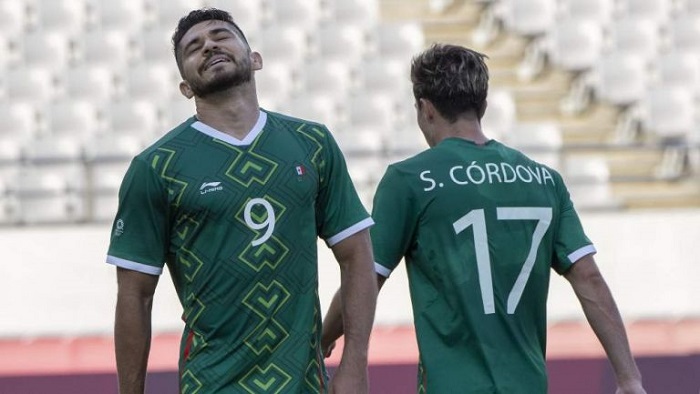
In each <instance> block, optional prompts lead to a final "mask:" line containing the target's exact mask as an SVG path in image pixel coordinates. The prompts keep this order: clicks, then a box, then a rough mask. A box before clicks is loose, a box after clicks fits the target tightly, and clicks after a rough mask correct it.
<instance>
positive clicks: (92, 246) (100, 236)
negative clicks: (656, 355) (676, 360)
mask: <svg viewBox="0 0 700 394" xmlns="http://www.w3.org/2000/svg"><path fill="white" fill-rule="evenodd" d="M582 220H583V223H584V226H585V227H586V228H587V232H588V235H589V237H590V238H591V239H592V240H593V242H594V243H595V244H596V246H597V248H598V251H599V252H598V256H597V261H598V264H599V265H600V267H601V269H602V271H603V273H604V274H605V276H606V278H607V280H608V283H609V284H610V287H611V288H612V290H613V293H614V294H615V296H616V297H617V301H618V304H619V307H620V309H621V311H622V314H623V316H624V317H625V319H646V318H651V319H653V318H662V319H678V318H686V317H695V318H697V317H700V303H698V302H697V300H699V299H700V286H698V285H697V281H698V278H700V264H699V263H698V256H700V210H672V211H668V210H666V211H642V212H621V213H584V214H583V215H582ZM109 232H110V228H109V226H104V225H100V226H96V225H89V226H87V225H86V226H70V227H66V226H43V227H26V228H2V229H0V251H2V256H3V261H2V263H1V264H0V299H2V300H3V303H2V306H1V307H0V312H1V313H2V316H3V318H2V319H0V337H5V338H22V337H35V336H64V335H85V334H105V333H111V331H112V326H113V316H114V303H115V295H116V281H115V273H114V271H115V270H114V268H113V267H112V266H110V265H107V264H106V263H105V262H104V260H105V253H106V249H107V244H108V241H109ZM319 257H320V263H319V275H320V281H321V286H320V294H321V301H322V307H323V308H324V310H325V308H327V306H328V303H329V302H330V298H331V296H332V294H333V292H334V291H335V289H336V288H337V286H338V284H339V272H338V267H337V265H336V264H335V263H334V260H333V256H332V253H331V252H330V250H328V249H327V248H326V246H325V244H324V243H322V242H319ZM164 276H166V277H163V278H161V283H160V284H159V286H158V290H157V293H156V300H155V304H154V318H153V324H154V330H155V331H156V332H157V331H163V332H164V331H179V330H180V329H181V328H182V322H181V321H180V315H181V311H180V306H179V304H178V301H177V297H176V296H175V292H174V290H173V286H172V284H171V282H170V279H169V278H168V277H167V273H166V274H164ZM549 310H550V320H551V321H552V322H557V321H567V320H583V314H582V313H581V312H580V308H579V305H578V303H577V301H576V299H575V297H574V295H573V292H572V291H571V289H570V287H569V286H568V284H567V282H566V281H565V280H564V279H563V278H559V277H557V276H556V275H554V276H553V277H552V285H551V293H550V301H549ZM411 318H412V317H411V309H410V300H409V298H408V288H407V284H406V276H405V270H404V269H398V270H397V271H396V272H395V273H394V275H393V276H392V277H391V278H390V280H389V281H388V282H387V284H386V286H385V288H384V289H383V290H382V294H381V295H380V299H379V305H378V309H377V317H376V322H377V324H378V325H399V324H410V322H411Z"/></svg>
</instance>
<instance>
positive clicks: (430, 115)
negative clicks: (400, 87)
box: [420, 98, 438, 121]
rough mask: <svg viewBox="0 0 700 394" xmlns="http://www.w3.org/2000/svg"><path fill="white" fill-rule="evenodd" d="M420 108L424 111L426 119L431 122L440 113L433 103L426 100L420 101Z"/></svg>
mask: <svg viewBox="0 0 700 394" xmlns="http://www.w3.org/2000/svg"><path fill="white" fill-rule="evenodd" d="M420 108H421V109H422V111H423V114H424V115H425V118H426V119H427V120H429V121H432V120H433V119H435V116H436V115H437V113H438V112H437V109H436V108H435V106H434V105H433V103H432V102H430V100H426V99H424V98H422V99H420Z"/></svg>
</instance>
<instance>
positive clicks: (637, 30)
mask: <svg viewBox="0 0 700 394" xmlns="http://www.w3.org/2000/svg"><path fill="white" fill-rule="evenodd" d="M608 38H609V40H610V45H609V48H608V49H609V50H610V51H615V52H620V53H629V54H633V55H639V56H641V57H642V58H644V59H645V60H647V61H648V60H651V59H652V58H655V57H657V55H658V52H659V47H660V41H661V31H660V29H659V25H657V24H656V23H655V22H654V21H653V20H651V19H648V18H640V17H636V16H626V17H622V18H618V19H616V20H615V23H613V24H612V25H611V26H610V31H609V33H608Z"/></svg>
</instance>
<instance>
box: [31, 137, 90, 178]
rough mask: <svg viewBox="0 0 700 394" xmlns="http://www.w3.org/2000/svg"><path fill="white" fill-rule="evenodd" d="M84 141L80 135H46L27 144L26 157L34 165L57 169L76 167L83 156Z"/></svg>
mask: <svg viewBox="0 0 700 394" xmlns="http://www.w3.org/2000/svg"><path fill="white" fill-rule="evenodd" d="M82 154H83V151H82V141H81V139H80V138H79V137H77V136H73V135H68V134H62V135H46V136H42V137H40V138H36V139H34V140H33V141H32V142H31V143H29V144H26V145H25V150H24V158H25V159H26V161H27V162H28V163H30V164H31V165H34V166H42V167H50V168H53V169H56V170H61V171H62V170H63V169H65V168H71V167H74V166H75V165H77V164H80V163H81V160H82V158H83V155H82Z"/></svg>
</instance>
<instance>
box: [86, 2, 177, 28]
mask: <svg viewBox="0 0 700 394" xmlns="http://www.w3.org/2000/svg"><path fill="white" fill-rule="evenodd" d="M146 1H147V0H129V1H114V0H92V3H91V5H92V7H93V8H94V10H95V11H94V12H95V25H96V27H98V28H100V29H104V30H122V31H125V32H139V31H141V29H142V28H143V27H144V26H145V25H146V16H147V15H148V14H147V12H146V11H147V10H146ZM174 27H175V26H173V28H174Z"/></svg>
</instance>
